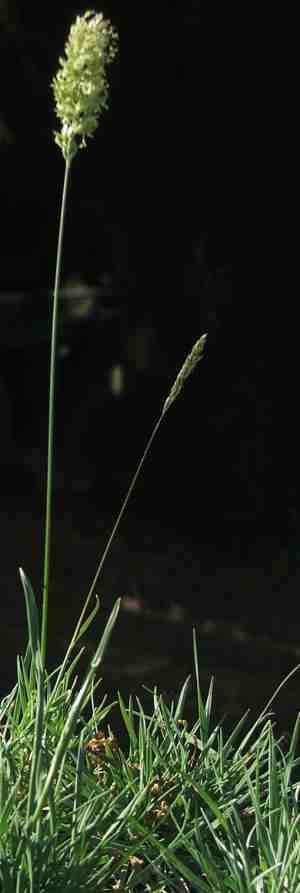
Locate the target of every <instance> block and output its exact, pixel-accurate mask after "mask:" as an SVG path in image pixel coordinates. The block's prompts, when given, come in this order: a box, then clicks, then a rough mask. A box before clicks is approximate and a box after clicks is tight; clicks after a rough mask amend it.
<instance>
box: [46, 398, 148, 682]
mask: <svg viewBox="0 0 300 893" xmlns="http://www.w3.org/2000/svg"><path fill="white" fill-rule="evenodd" d="M164 414H165V411H164V410H163V411H162V413H161V415H160V416H159V419H158V421H157V422H156V424H155V425H154V428H153V431H152V434H151V435H150V437H149V440H148V441H147V444H146V447H145V449H144V452H143V455H142V458H141V459H140V461H139V464H138V466H137V469H136V471H135V473H134V475H133V477H132V480H131V483H130V485H129V487H128V490H127V493H126V496H125V499H124V500H123V502H122V505H121V508H120V511H119V514H118V516H117V519H116V521H115V524H114V526H113V528H112V531H111V534H110V536H109V538H108V540H107V543H106V546H105V549H104V552H103V553H102V556H101V559H100V562H99V564H98V567H97V570H96V573H95V576H94V579H93V581H92V583H91V586H90V589H89V592H88V594H87V597H86V600H85V603H84V605H83V608H82V611H81V614H80V617H79V620H78V622H77V624H76V627H75V630H74V633H73V636H72V639H71V641H70V644H69V646H68V649H67V651H66V654H65V657H64V660H63V663H62V665H61V668H60V671H59V674H58V677H57V680H56V684H55V689H57V687H58V685H59V682H60V680H61V678H62V676H63V673H64V668H65V666H66V663H67V661H68V658H69V655H70V654H71V651H72V650H73V648H74V645H75V643H76V641H77V637H78V634H79V632H80V628H81V625H82V622H83V619H84V616H85V614H86V611H87V608H88V605H89V603H90V600H91V598H92V595H93V592H94V589H95V586H96V583H97V581H98V579H99V576H100V574H101V571H102V568H103V565H104V562H105V559H106V557H107V554H108V552H109V550H110V547H111V545H112V542H113V540H114V538H115V535H116V533H117V530H118V527H119V524H120V521H121V520H122V517H123V515H124V512H125V509H126V507H127V505H128V502H129V499H130V496H131V494H132V491H133V489H134V487H135V484H136V482H137V479H138V477H139V474H140V472H141V470H142V467H143V465H144V462H145V459H146V457H147V455H148V453H149V450H150V447H151V446H152V443H153V440H154V438H155V435H156V434H157V432H158V429H159V427H160V424H161V422H162V419H163V417H164Z"/></svg>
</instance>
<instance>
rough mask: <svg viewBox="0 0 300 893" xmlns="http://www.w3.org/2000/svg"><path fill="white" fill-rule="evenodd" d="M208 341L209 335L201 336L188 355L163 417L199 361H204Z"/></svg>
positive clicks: (164, 409) (165, 405)
mask: <svg viewBox="0 0 300 893" xmlns="http://www.w3.org/2000/svg"><path fill="white" fill-rule="evenodd" d="M206 339H207V335H201V338H198V341H196V343H195V344H194V347H193V348H192V350H191V352H190V353H189V354H188V355H187V357H186V359H185V361H184V364H183V366H182V367H181V369H180V372H178V375H177V378H176V379H175V381H174V384H173V385H172V387H171V390H170V393H169V396H168V397H167V399H166V400H165V402H164V405H163V409H162V413H163V415H164V413H165V412H167V410H168V409H169V408H170V406H171V404H172V403H174V400H176V398H177V397H178V395H179V394H180V391H181V390H182V388H183V385H184V382H185V381H186V379H187V378H188V377H189V375H190V374H191V372H192V371H193V369H195V366H197V363H199V360H201V359H202V357H203V352H204V347H205V342H206Z"/></svg>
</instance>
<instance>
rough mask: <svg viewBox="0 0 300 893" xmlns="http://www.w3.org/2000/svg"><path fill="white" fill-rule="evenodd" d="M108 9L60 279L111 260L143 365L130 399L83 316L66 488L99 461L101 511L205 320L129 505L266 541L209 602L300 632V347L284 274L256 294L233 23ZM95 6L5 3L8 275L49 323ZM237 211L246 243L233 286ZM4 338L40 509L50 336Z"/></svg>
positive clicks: (66, 393)
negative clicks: (110, 29)
mask: <svg viewBox="0 0 300 893" xmlns="http://www.w3.org/2000/svg"><path fill="white" fill-rule="evenodd" d="M101 10H102V11H103V13H104V15H105V16H107V17H109V18H110V19H111V21H112V23H113V25H114V26H115V27H116V28H117V30H118V32H119V37H120V51H119V55H118V57H117V59H116V60H115V62H114V63H113V65H112V66H111V68H110V69H109V73H108V74H109V81H110V85H111V86H110V103H109V110H108V112H107V113H106V114H105V115H104V116H103V118H102V120H101V122H100V126H99V130H98V131H97V134H96V136H95V138H94V139H93V140H92V141H91V142H90V143H89V145H88V149H87V150H86V151H84V152H82V153H80V154H79V155H78V156H77V158H76V160H75V162H74V165H73V171H72V182H71V193H70V197H69V204H68V217H67V226H66V239H65V250H64V270H63V279H64V281H65V280H66V279H67V278H68V277H69V276H72V275H74V274H80V276H81V277H82V278H83V279H84V280H85V281H86V282H87V283H89V284H92V285H93V284H97V283H99V281H100V278H101V276H103V274H104V273H108V274H109V277H110V279H109V281H110V289H109V297H108V302H109V306H111V307H118V308H121V309H122V319H124V318H125V319H126V325H125V327H124V326H123V327H122V328H121V330H120V331H119V330H118V335H117V338H118V339H119V348H118V349H119V352H120V359H121V360H122V362H124V363H125V365H126V363H127V365H128V376H127V378H126V387H125V391H124V394H123V396H122V398H121V399H120V400H117V401H116V400H113V398H112V397H111V396H110V395H109V394H108V390H107V389H106V390H105V388H104V387H103V381H105V382H106V380H107V379H106V378H105V375H106V373H107V370H108V368H109V366H110V364H111V361H113V362H115V360H118V359H119V357H118V356H115V355H114V351H115V340H114V339H115V337H116V335H115V332H112V334H110V333H109V331H108V329H107V331H106V330H105V332H104V331H103V332H102V334H101V336H99V337H100V341H99V342H98V341H97V339H96V341H95V335H94V333H91V332H88V333H85V334H84V336H82V338H81V339H80V338H79V340H78V343H76V344H75V347H74V345H72V350H71V362H70V363H69V365H67V366H66V365H64V364H63V363H61V364H60V369H59V373H58V420H59V426H58V428H59V430H60V432H62V433H60V435H59V449H58V460H57V461H58V465H60V467H59V470H58V483H57V491H58V492H61V489H62V484H61V481H62V480H64V484H65V486H66V488H67V489H68V492H71V496H72V494H73V496H74V493H75V494H76V493H77V492H78V489H79V484H78V481H79V483H80V482H81V481H83V489H85V493H86V494H87V502H86V504H85V513H87V512H88V511H89V509H90V508H91V504H92V505H93V510H94V512H96V514H97V511H98V512H99V506H102V507H103V504H104V505H105V506H106V507H107V508H108V509H109V508H110V506H111V505H114V500H115V502H116V505H117V504H118V500H119V496H120V492H122V488H124V487H125V485H126V482H128V480H129V479H130V473H132V472H133V470H134V468H135V465H136V462H137V460H138V459H139V457H140V454H141V450H142V448H143V446H144V445H145V440H146V438H147V435H148V434H149V433H150V431H151V426H152V424H153V423H154V421H155V420H156V418H157V414H158V412H159V410H160V406H161V401H162V400H164V399H165V396H166V394H167V393H168V390H169V387H170V385H171V384H172V382H173V379H174V375H175V374H176V373H177V371H178V368H179V367H180V365H181V363H182V361H183V359H184V357H185V355H186V352H187V350H189V349H190V347H191V345H192V344H193V342H194V341H195V340H196V338H197V337H199V335H200V334H201V333H202V332H203V331H207V332H208V342H207V351H206V356H205V359H204V360H203V361H202V363H201V364H200V366H199V367H198V369H197V370H196V372H195V373H194V375H193V378H192V379H191V380H190V381H189V383H188V385H187V387H186V391H185V394H184V395H183V396H182V398H181V399H180V401H178V405H177V406H176V407H174V408H173V409H172V411H171V412H170V414H169V417H168V418H167V420H166V424H165V425H164V428H163V429H162V431H161V433H160V439H159V441H157V443H156V444H155V445H154V448H153V452H152V455H151V459H150V460H149V468H148V470H147V472H146V474H145V482H144V483H142V484H141V486H140V489H139V491H138V493H137V497H136V501H135V502H134V503H133V508H132V510H131V511H132V515H131V517H132V518H133V519H134V517H136V519H137V520H138V519H139V517H141V516H142V515H145V513H146V515H147V517H148V518H149V519H150V521H151V522H153V523H154V525H155V524H157V523H158V524H160V523H161V521H162V519H163V522H164V523H165V524H166V525H169V527H171V528H172V529H173V530H175V529H176V533H177V535H178V536H184V537H185V538H186V541H190V543H194V545H195V550H197V548H200V549H202V552H201V554H203V549H204V548H205V543H207V544H210V548H211V547H212V544H213V547H214V553H213V554H214V559H213V560H214V562H215V565H216V566H217V565H218V563H219V564H220V565H221V566H223V565H224V560H225V559H224V556H227V559H226V560H227V563H230V562H229V556H230V561H231V564H232V565H234V566H235V567H239V568H242V567H244V569H246V568H248V567H250V566H251V562H252V564H253V562H254V561H255V564H256V567H257V569H258V570H259V571H261V577H260V582H259V583H257V581H256V582H255V584H253V586H252V587H251V586H250V587H247V593H246V595H245V592H244V593H243V592H242V591H241V588H240V589H238V590H235V592H234V595H231V596H230V595H228V596H227V598H226V600H225V601H224V600H222V596H221V595H220V594H219V595H218V598H217V599H216V601H215V604H214V608H213V609H212V605H211V603H210V606H209V610H210V614H211V612H212V610H213V612H214V613H215V615H216V617H220V616H221V617H223V616H224V615H225V619H227V620H228V619H229V620H230V619H232V618H234V619H235V620H241V618H242V622H243V624H244V625H245V624H247V623H248V626H250V627H251V628H252V629H257V630H259V632H260V633H266V632H268V634H269V633H270V634H271V636H274V637H275V638H280V639H288V638H290V637H292V638H293V640H295V638H296V630H297V623H298V621H299V609H298V598H297V586H298V581H299V545H298V536H299V515H298V508H297V499H296V493H295V477H294V468H295V465H294V459H293V452H294V446H293V442H291V441H292V437H291V436H290V435H289V434H288V430H289V425H288V415H289V393H290V390H289V389H290V381H289V380H288V375H287V371H286V355H287V348H286V347H285V345H284V343H283V338H282V337H281V327H280V324H279V323H276V314H277V313H278V311H276V307H275V302H274V300H272V297H271V296H270V295H269V294H268V288H267V284H266V288H264V287H263V284H262V283H261V282H258V281H257V282H256V286H257V288H256V291H255V292H253V290H252V289H251V293H250V294H249V284H248V283H249V279H250V280H251V276H252V272H253V265H255V264H256V230H255V225H254V224H252V222H250V220H249V219H247V213H245V214H244V215H243V218H242V219H238V218H239V217H240V216H241V212H240V211H239V212H238V211H237V206H238V207H239V206H240V205H239V202H238V203H237V204H236V187H238V191H239V188H240V191H241V193H242V192H243V177H246V176H247V171H246V170H245V171H243V170H241V167H240V164H239V153H240V147H239V136H238V119H239V104H238V103H237V106H236V107H235V111H233V99H232V94H233V85H234V72H233V69H234V64H233V63H232V54H233V47H232V40H231V24H230V22H229V21H228V20H227V21H226V19H225V20H224V21H222V19H221V17H220V16H219V13H218V16H219V18H218V21H214V20H212V21H209V20H208V16H207V14H206V13H205V11H203V7H201V11H200V7H199V6H198V5H197V4H196V3H195V4H192V3H189V4H188V3H185V4H183V3H182V4H179V3H178V4H177V5H176V9H174V8H173V4H167V3H165V4H164V5H163V8H162V9H159V10H158V11H156V10H154V11H153V10H149V11H146V10H145V9H143V10H140V12H137V9H136V6H135V5H134V4H127V5H126V8H125V6H124V5H123V4H121V3H117V2H113V0H111V2H110V3H106V4H102V6H101ZM82 11H83V9H82V8H81V7H79V6H76V5H75V4H74V3H71V2H70V3H67V2H63V3H58V2H56V3H55V2H53V3H51V4H50V6H49V7H47V11H46V12H45V11H44V10H41V8H40V7H39V8H38V11H37V7H36V5H35V4H27V3H26V4H25V3H21V2H18V0H14V2H13V0H11V2H10V3H9V4H8V3H6V4H5V3H3V4H2V17H3V22H2V47H1V57H2V66H3V74H2V83H3V90H2V108H1V114H0V125H1V135H2V139H1V169H2V190H3V199H2V202H1V207H2V215H1V216H2V221H3V227H2V232H1V240H2V244H1V272H0V278H1V291H2V292H3V293H4V292H5V293H6V294H7V293H9V292H10V290H11V292H15V291H16V290H24V291H25V292H26V294H27V296H31V302H29V304H28V305H27V304H26V307H27V313H25V314H24V331H26V332H27V333H28V331H29V330H30V332H31V333H33V335H34V332H35V326H36V331H37V329H38V326H37V322H36V311H35V303H34V301H35V300H37V299H38V298H37V295H38V294H39V289H48V288H51V286H52V283H53V276H54V258H55V252H56V239H57V225H58V212H59V204H60V192H61V186H62V178H63V161H62V158H61V155H60V152H59V150H58V148H57V147H56V146H55V145H54V141H53V139H52V137H51V133H52V131H53V130H54V129H55V126H56V122H55V118H54V113H53V101H52V94H51V89H50V86H49V85H50V82H51V79H52V77H53V75H54V74H55V72H56V68H57V60H58V57H59V55H60V54H61V53H62V51H63V46H64V42H65V39H66V36H67V33H68V29H69V27H70V24H71V22H72V21H73V19H74V16H75V15H76V14H78V13H82ZM240 102H242V96H241V97H240ZM239 197H240V196H239ZM245 220H247V223H245ZM233 227H234V228H235V231H236V230H237V231H238V234H239V241H240V242H241V244H242V251H241V254H243V255H244V256H245V257H246V258H247V260H246V261H245V262H244V263H245V269H244V270H241V271H240V276H239V282H238V287H237V289H236V296H235V300H234V302H233V292H232V263H233V245H232V233H233ZM0 307H1V305H0ZM141 332H142V333H143V338H144V341H143V340H142V345H143V347H142V349H143V350H144V351H145V353H146V354H147V357H148V359H147V361H145V363H144V366H143V369H140V370H138V369H137V368H136V358H135V353H134V348H133V347H132V342H134V343H135V337H136V336H137V337H140V335H141ZM145 332H146V335H145ZM141 337H142V336H141ZM101 339H102V340H101ZM37 341H38V334H37ZM99 345H100V346H99ZM110 351H111V354H110ZM100 355H101V356H102V358H103V359H102V362H101V360H99V356H100ZM1 356H2V359H1V371H2V376H3V381H4V383H5V387H6V389H7V393H8V401H9V409H8V410H7V414H6V420H7V427H9V426H10V433H9V436H7V437H6V441H7V444H8V447H7V448H6V450H5V449H4V447H2V452H3V462H2V467H3V468H4V471H3V472H2V480H3V483H2V488H3V492H4V491H5V488H6V489H7V492H8V494H9V501H10V504H11V498H12V491H13V490H15V501H16V502H17V498H19V496H20V493H21V492H23V491H24V492H26V487H27V493H28V490H29V491H30V493H35V494H36V493H37V492H38V496H37V495H35V497H34V498H35V499H36V500H37V507H38V508H39V510H41V506H42V500H43V487H42V486H40V481H41V478H42V472H41V464H42V465H43V460H42V458H41V457H42V456H43V455H45V442H46V433H45V431H46V394H47V368H48V358H47V352H46V351H45V346H43V347H42V349H39V348H38V347H37V348H36V349H35V350H33V348H31V350H30V351H26V349H25V348H24V349H22V350H20V349H18V350H15V351H11V350H10V349H8V346H7V345H5V344H2V355H1ZM104 357H105V359H104ZM98 383H99V398H97V399H98V402H97V400H95V398H94V397H92V398H89V397H87V412H86V413H84V404H85V393H86V394H87V395H89V394H91V393H92V394H95V389H96V390H97V387H98ZM7 393H6V398H5V399H6V405H7ZM78 405H79V406H81V408H82V413H81V414H80V413H79V416H78V415H77V416H76V414H75V418H78V417H79V419H80V425H79V435H78V437H77V442H75V443H74V440H75V441H76V435H75V437H74V431H75V426H74V412H75V411H76V407H78ZM100 411H101V422H99V412H100ZM2 415H3V414H2ZM3 417H4V415H3ZM72 419H73V425H72ZM91 432H92V434H91ZM4 440H5V438H4ZM14 449H15V450H16V458H15V459H11V456H12V455H13V451H14ZM7 453H9V454H10V455H9V458H7ZM70 453H71V454H72V460H71V461H70ZM99 457H100V460H99ZM17 466H18V468H19V467H20V466H21V471H18V473H17V472H16V467H17ZM70 467H71V472H69V469H70ZM28 469H29V471H28ZM37 469H38V470H37ZM68 474H69V478H70V480H69V482H68V484H67V483H66V481H67V480H68ZM59 475H60V477H59ZM76 478H77V479H78V480H77V484H76ZM37 481H38V485H37ZM16 482H17V483H16ZM80 486H81V483H80ZM22 488H23V491H22ZM91 493H92V494H93V497H92V500H91ZM61 505H65V503H64V502H62V503H61ZM145 506H147V508H145ZM63 510H64V509H63ZM175 518H176V520H174V519H175ZM91 524H92V521H91ZM220 556H222V558H220ZM222 562H223V565H222ZM145 589H146V595H147V585H146V587H145ZM150 590H151V586H150ZM229 590H230V591H231V593H232V592H233V588H232V587H231V588H230V584H229ZM192 598H193V596H192V595H191V596H190V600H191V601H192ZM164 600H165V602H166V604H167V603H169V601H170V592H166V591H165V595H164V597H162V596H160V604H161V603H163V602H164ZM194 609H195V610H196V613H197V615H198V616H201V617H203V614H204V615H205V616H206V614H207V610H208V609H207V606H205V608H204V607H203V602H201V606H200V607H199V604H198V602H197V604H196V600H195V604H194Z"/></svg>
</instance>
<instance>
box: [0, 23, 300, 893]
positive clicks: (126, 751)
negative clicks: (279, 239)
mask: <svg viewBox="0 0 300 893" xmlns="http://www.w3.org/2000/svg"><path fill="white" fill-rule="evenodd" d="M115 48H116V35H115V33H114V32H113V29H111V26H110V24H109V23H107V22H105V20H104V19H103V17H102V16H96V15H94V14H92V13H87V14H86V15H85V16H83V17H81V18H80V17H78V18H77V20H76V22H75V25H74V26H73V29H71V32H70V37H69V41H68V43H67V46H66V58H65V60H61V63H60V71H59V74H58V75H57V77H56V79H54V92H55V98H56V107H57V112H58V115H59V117H60V119H61V122H62V128H61V132H60V133H59V134H57V135H56V141H57V143H58V144H59V146H60V148H61V149H62V153H63V156H64V159H65V179H64V188H63V199H62V209H61V218H60V228H59V239H58V251H57V263H56V275H55V287H54V302H53V325H52V341H51V361H50V390H49V435H48V470H47V499H46V524H45V557H44V575H43V605H42V618H41V623H40V616H39V610H38V607H37V603H36V599H35V595H34V592H33V590H32V586H31V584H30V581H29V579H28V577H27V576H26V573H25V572H24V571H23V570H22V569H20V576H21V581H22V586H23V592H24V598H25V604H26V613H27V625H28V646H27V649H26V652H25V655H24V656H19V657H18V658H17V672H16V684H15V686H14V688H13V690H12V691H11V692H10V693H9V694H8V695H7V696H6V697H5V698H4V699H3V701H2V703H1V705H0V891H1V893H59V891H66V893H81V891H82V893H83V891H89V890H91V891H96V890H99V891H100V890H101V891H102V893H111V891H128V893H134V891H136V893H166V891H169V893H192V891H193V893H194V891H200V893H226V891H232V893H300V809H299V801H300V781H299V761H300V757H299V755H298V753H299V749H298V748H299V728H300V715H298V717H297V718H296V721H295V726H294V731H293V734H292V736H291V738H290V740H289V742H288V743H286V741H284V740H283V739H280V738H279V739H277V738H276V735H275V725H274V717H273V714H272V713H271V712H270V708H271V706H272V703H273V701H274V699H275V697H276V694H277V693H278V691H279V689H280V688H282V685H283V684H286V683H287V682H288V680H289V678H290V677H291V675H292V674H293V673H296V672H297V671H298V670H299V668H300V667H296V668H295V669H294V670H293V671H292V673H290V674H289V676H288V677H287V678H286V679H285V680H284V681H283V683H281V685H280V686H279V688H278V689H277V691H276V692H275V693H274V695H273V696H272V697H271V698H270V701H269V702H268V704H267V705H266V707H265V709H264V710H263V711H262V713H261V715H260V716H259V717H258V718H257V719H256V720H255V721H254V722H253V724H252V727H251V728H250V729H249V728H246V726H247V723H248V716H247V715H246V714H245V716H243V717H242V718H241V720H240V721H239V722H238V724H237V725H236V726H235V727H234V728H233V730H232V731H231V732H230V733H229V734H228V735H227V736H225V735H224V732H223V728H222V724H220V725H217V726H215V727H213V725H212V703H213V680H212V681H211V684H210V686H209V690H208V692H207V694H206V697H204V695H203V692H202V688H201V682H200V669H199V658H198V646H197V639H196V633H195V631H194V633H193V649H194V681H193V684H194V717H193V721H192V722H191V723H190V725H188V723H187V721H186V719H185V701H186V697H187V693H188V690H189V686H190V685H191V684H192V680H191V678H190V677H189V678H188V679H186V681H185V682H184V683H183V685H182V688H181V690H180V691H179V693H178V696H177V698H174V699H172V700H170V699H169V700H168V698H166V697H165V696H163V695H162V694H161V693H160V690H159V686H157V687H155V688H154V690H153V691H152V692H151V693H150V694H151V698H152V708H151V710H149V709H148V708H147V710H146V709H145V707H144V705H143V702H142V700H141V699H140V698H138V697H135V698H132V697H131V698H129V701H128V703H125V701H124V699H123V697H122V693H121V692H119V693H118V698H117V701H115V702H114V703H107V698H106V695H105V693H104V694H103V696H101V680H100V679H99V667H100V665H101V661H102V658H103V655H104V652H105V649H106V648H107V645H108V644H109V640H110V637H111V634H112V632H113V628H114V625H115V622H116V620H117V616H118V611H119V606H120V602H119V600H117V601H116V603H115V605H114V607H113V609H112V611H111V614H110V617H109V619H108V621H107V623H106V625H105V627H104V631H103V635H102V637H101V640H100V642H99V643H98V645H97V647H96V649H95V653H94V656H93V658H92V660H91V661H90V663H89V665H88V668H87V670H86V672H85V676H84V678H83V679H82V678H81V679H80V680H79V679H78V677H77V673H78V663H79V660H80V657H81V654H82V650H83V649H79V650H78V647H76V648H75V646H78V644H80V640H81V638H82V636H83V634H84V633H85V632H86V631H87V629H88V628H89V627H90V625H91V624H92V622H93V620H94V617H95V615H96V613H97V611H98V609H99V601H98V598H97V596H96V599H95V605H94V607H93V608H92V609H91V608H90V607H89V605H90V601H91V598H92V595H93V594H94V591H95V586H96V583H97V581H98V579H99V575H100V572H101V570H102V567H103V563H104V561H105V559H106V557H107V555H108V553H109V550H110V546H111V543H112V540H113V538H114V536H115V533H116V530H117V528H118V526H119V524H120V521H121V519H122V516H123V513H124V511H125V509H126V506H127V504H128V500H129V498H130V496H131V493H132V491H133V488H134V486H135V483H136V480H137V477H138V475H139V474H140V472H141V469H142V467H143V464H144V461H145V458H146V456H147V454H148V452H149V449H150V447H151V445H152V442H153V439H154V437H155V436H156V434H157V432H158V430H159V427H160V425H161V423H162V420H163V418H164V417H165V415H166V412H167V411H168V409H169V408H170V406H171V405H172V404H173V402H174V400H175V399H176V398H177V396H178V395H179V393H180V391H181V389H182V386H183V384H184V383H185V381H186V379H187V378H188V376H189V375H190V373H191V372H192V371H193V369H194V368H195V366H196V365H197V364H198V361H199V360H200V359H201V357H202V355H203V351H204V346H205V338H206V336H202V337H201V338H200V339H198V340H197V341H196V343H195V345H194V347H193V349H192V351H191V353H190V354H189V355H188V357H187V358H186V360H185V362H184V364H183V366H182V368H181V370H180V372H179V374H178V376H177V378H176V381H175V383H174V385H173V386H172V387H171V390H170V393H169V396H168V397H167V399H166V400H165V402H164V404H163V408H162V411H161V413H160V415H159V418H158V421H157V423H156V425H155V427H154V429H153V432H152V434H151V436H150V438H149V441H148V443H147V445H146V449H145V451H144V453H143V456H142V458H141V461H140V463H139V465H138V468H137V471H136V473H135V475H134V477H133V479H132V482H131V484H130V487H129V489H128V492H127V495H126V497H125V500H124V502H123V504H122V506H121V509H120V512H119V514H118V517H117V520H116V523H115V525H114V527H113V530H112V533H111V535H110V536H109V538H108V542H107V546H106V548H105V550H104V552H103V555H102V558H101V560H100V562H99V565H98V568H97V571H96V574H95V576H94V579H93V581H92V584H91V587H90V589H89V591H88V595H87V598H86V601H85V604H84V606H83V610H82V612H81V615H80V618H79V620H78V623H77V625H76V628H75V631H74V634H73V636H72V638H71V641H70V644H69V646H68V648H67V650H66V654H65V657H64V659H63V661H62V664H61V665H60V666H59V667H58V668H57V669H55V670H54V671H53V672H51V673H49V672H48V670H47V660H46V658H47V628H48V609H49V605H48V591H49V575H50V554H51V550H50V543H51V507H52V490H53V484H52V468H53V444H54V429H55V426H54V410H55V364H56V341H57V334H56V333H57V306H58V300H59V287H60V271H61V261H62V250H63V229H64V219H65V207H66V196H67V189H68V183H69V170H70V165H71V163H73V159H74V158H75V155H76V153H77V149H78V147H82V146H84V145H85V144H86V139H87V138H88V137H90V136H92V135H93V133H94V131H95V128H96V125H97V123H98V117H99V114H100V112H101V111H102V110H103V108H104V107H105V105H106V102H107V82H106V78H105V63H106V62H107V61H111V59H112V58H113V55H114V53H115ZM78 79H79V80H78ZM113 707H114V708H115V709H118V711H119V713H120V716H121V717H122V720H123V725H124V736H125V737H124V740H125V744H123V743H122V747H121V746H120V744H119V742H118V740H117V738H116V737H115V735H114V732H113V730H112V728H111V726H110V724H109V719H110V713H111V710H112V708H113Z"/></svg>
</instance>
